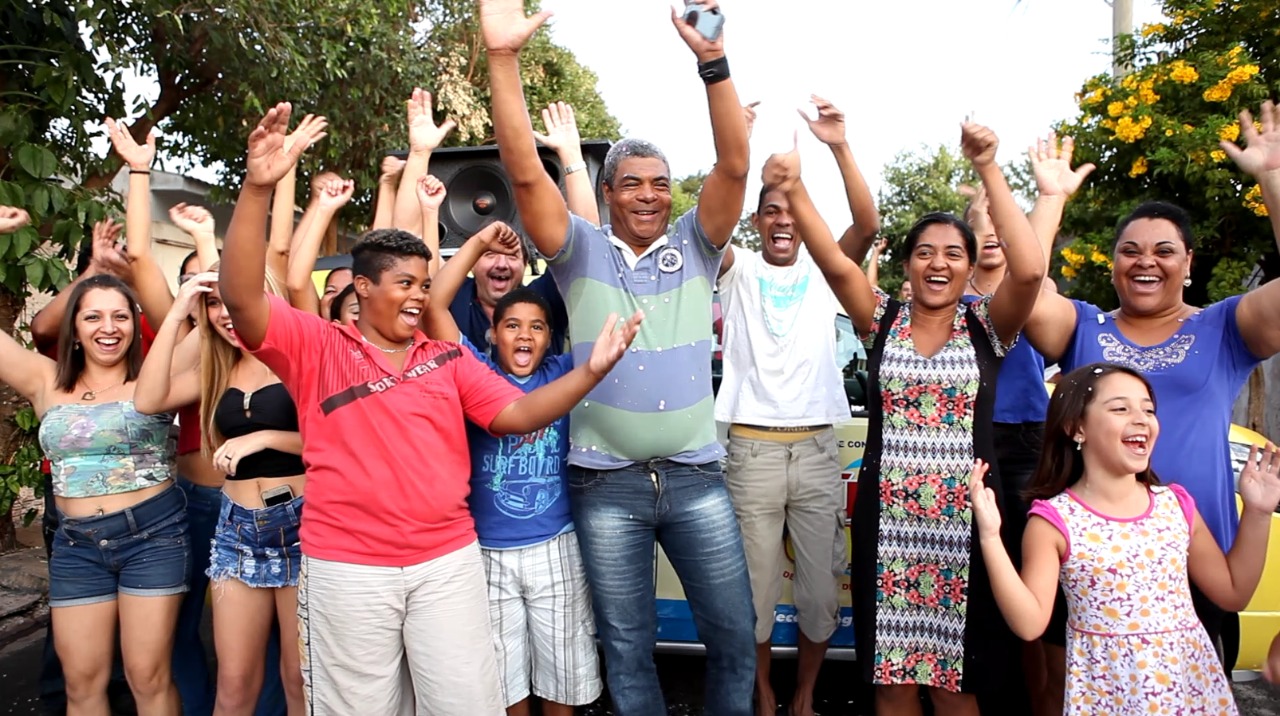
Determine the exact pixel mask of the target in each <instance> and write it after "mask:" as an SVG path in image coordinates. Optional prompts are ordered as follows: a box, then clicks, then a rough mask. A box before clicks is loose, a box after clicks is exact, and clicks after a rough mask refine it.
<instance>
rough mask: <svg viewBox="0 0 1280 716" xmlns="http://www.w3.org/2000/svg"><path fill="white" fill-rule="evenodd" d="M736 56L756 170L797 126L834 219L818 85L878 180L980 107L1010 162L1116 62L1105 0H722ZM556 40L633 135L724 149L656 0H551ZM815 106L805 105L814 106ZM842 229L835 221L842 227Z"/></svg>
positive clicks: (685, 162) (1147, 12)
mask: <svg viewBox="0 0 1280 716" xmlns="http://www.w3.org/2000/svg"><path fill="white" fill-rule="evenodd" d="M722 3H723V10H724V13H725V19H726V22H725V43H726V53H727V54H728V57H729V62H730V68H731V70H732V73H733V78H734V82H735V84H736V85H737V89H738V94H739V96H740V97H741V98H742V101H743V102H748V101H753V100H761V101H762V104H761V105H760V107H759V108H758V110H759V119H758V120H757V122H756V128H755V134H754V135H753V140H752V147H751V148H752V162H751V164H752V184H751V185H750V186H749V187H748V190H747V197H748V204H750V203H751V202H752V199H751V197H754V196H755V195H756V194H757V193H758V192H759V187H760V180H759V169H760V167H762V166H763V165H764V160H765V159H766V158H767V157H768V155H769V154H770V153H771V152H774V151H779V150H786V149H789V148H790V142H791V135H792V132H793V131H794V130H796V129H799V130H800V136H801V140H800V141H801V144H800V151H801V156H802V160H803V163H802V167H803V172H804V176H805V178H806V184H807V185H808V187H809V190H810V192H811V193H812V194H813V195H814V199H815V201H816V202H817V205H818V208H819V209H820V210H821V211H822V213H823V216H824V217H826V219H827V221H828V222H830V223H832V224H834V225H844V224H846V223H847V222H848V220H849V212H848V209H847V207H846V203H845V200H844V190H843V185H842V184H841V182H840V174H839V172H838V171H837V170H836V166H835V161H834V160H833V159H832V158H831V155H830V153H829V152H828V151H827V150H826V147H825V146H823V145H821V144H820V143H819V142H818V141H817V140H816V139H814V138H813V135H811V134H810V133H809V131H808V128H807V127H805V125H804V123H803V121H802V120H801V119H800V117H799V116H798V115H797V114H796V108H797V107H799V106H801V105H802V104H804V103H806V102H807V101H808V98H809V94H810V93H816V94H818V95H820V96H823V97H825V98H826V99H828V100H830V101H831V102H833V103H834V104H835V105H836V106H837V107H839V108H840V109H842V110H843V111H844V112H845V115H846V117H847V124H848V136H849V141H850V146H852V148H853V151H854V156H855V157H857V159H858V164H859V166H860V167H861V168H862V171H863V172H864V174H865V175H866V176H867V178H868V181H869V182H870V183H871V188H872V192H873V193H874V192H876V191H878V190H879V188H880V171H881V168H882V167H883V166H884V165H885V164H886V163H888V162H889V161H891V160H892V159H893V157H894V155H895V154H897V153H898V152H899V151H901V150H904V149H914V148H918V147H920V146H921V145H929V146H936V145H938V144H943V143H947V144H951V145H958V143H959V137H960V128H959V123H960V122H961V121H962V120H963V119H964V117H965V115H966V114H969V113H970V112H972V113H974V115H975V117H976V119H977V121H979V122H982V123H983V124H986V125H988V126H990V127H991V128H992V129H993V130H995V132H996V133H997V134H998V135H999V136H1000V140H1001V145H1000V154H999V158H1000V161H1001V162H1006V161H1009V160H1011V159H1014V158H1015V157H1016V156H1017V155H1019V154H1021V153H1024V152H1025V151H1026V148H1027V146H1028V145H1029V144H1030V143H1031V142H1032V141H1034V139H1035V138H1036V136H1037V135H1039V134H1042V133H1044V132H1046V131H1047V130H1048V128H1049V125H1050V124H1051V123H1052V122H1054V121H1056V120H1060V119H1066V118H1069V117H1071V116H1073V114H1074V112H1075V109H1076V107H1075V99H1074V95H1075V92H1076V91H1077V90H1078V89H1079V88H1080V86H1081V85H1082V84H1083V83H1084V80H1085V79H1086V78H1088V77H1090V76H1092V75H1094V74H1096V73H1099V72H1105V71H1108V70H1109V68H1110V66H1111V59H1110V52H1109V47H1110V43H1109V40H1108V38H1109V37H1110V34H1111V7H1110V5H1109V4H1107V3H1106V2H1104V0H1021V2H1018V1H1017V0H963V2H957V1H956V0H893V1H886V2H873V1H869V0H820V1H819V2H794V3H782V2H764V0H722ZM542 5H543V8H544V9H547V10H551V11H553V12H554V13H555V15H554V17H552V19H551V26H552V33H553V36H554V38H555V40H556V41H557V43H559V44H561V45H563V46H565V47H567V48H568V49H570V50H572V51H573V52H574V53H575V54H576V55H577V57H578V59H579V61H581V62H582V63H583V64H585V65H586V66H588V67H590V68H591V69H592V70H594V71H595V72H596V74H597V75H599V78H600V82H599V89H600V93H601V94H602V95H603V96H604V99H605V101H606V102H607V103H608V107H609V110H610V111H611V112H612V113H613V115H614V116H615V117H617V118H618V119H619V120H620V121H621V122H622V126H623V132H624V134H626V135H629V136H636V137H643V138H645V139H648V140H650V141H653V142H654V143H656V144H657V145H658V146H660V147H662V148H663V150H664V151H665V152H666V153H667V156H668V159H669V160H670V162H671V168H672V172H673V173H674V174H675V175H676V176H684V175H687V174H690V173H693V172H696V171H699V170H706V169H709V168H710V167H711V165H712V164H713V163H714V161H715V152H714V147H713V145H712V139H711V124H710V120H709V118H708V115H707V109H706V95H705V92H704V90H703V87H702V82H701V81H700V80H699V79H698V76H697V72H696V68H695V64H696V60H695V59H694V57H693V54H692V53H691V52H690V51H689V49H688V48H687V47H686V46H685V44H684V42H683V41H682V40H681V39H680V37H679V35H677V34H676V31H675V28H673V27H672V25H671V13H670V5H668V4H666V3H665V2H662V1H660V0H628V1H627V2H609V3H608V10H607V11H605V10H603V9H602V7H603V6H602V4H601V2H600V1H599V0H542ZM1159 19H1160V11H1159V7H1158V5H1157V3H1156V2H1155V0H1134V26H1135V28H1136V27H1141V25H1142V24H1143V23H1146V22H1157V21H1159ZM810 109H811V108H810ZM836 231H837V232H838V231H839V228H837V229H836Z"/></svg>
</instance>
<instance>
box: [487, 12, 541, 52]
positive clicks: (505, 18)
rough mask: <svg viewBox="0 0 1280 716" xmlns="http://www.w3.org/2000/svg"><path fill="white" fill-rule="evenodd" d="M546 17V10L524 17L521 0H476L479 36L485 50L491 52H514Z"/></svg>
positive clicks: (527, 39) (519, 48) (527, 40)
mask: <svg viewBox="0 0 1280 716" xmlns="http://www.w3.org/2000/svg"><path fill="white" fill-rule="evenodd" d="M549 17H551V13H550V12H549V11H547V10H543V11H542V12H539V13H537V14H535V15H532V16H526V15H525V14H524V0H480V35H481V36H482V37H483V38H484V46H485V49H487V50H488V51H489V54H491V55H493V54H504V53H505V54H510V55H514V54H517V53H519V52H520V50H521V48H523V47H524V46H525V43H527V42H529V38H531V37H533V33H535V32H537V31H538V28H540V27H542V24H543V23H544V22H546V21H547V18H549Z"/></svg>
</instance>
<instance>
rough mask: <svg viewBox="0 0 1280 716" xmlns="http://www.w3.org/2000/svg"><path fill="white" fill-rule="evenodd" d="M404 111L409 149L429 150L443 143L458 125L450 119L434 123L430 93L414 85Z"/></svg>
mask: <svg viewBox="0 0 1280 716" xmlns="http://www.w3.org/2000/svg"><path fill="white" fill-rule="evenodd" d="M404 105H405V113H406V115H408V116H407V120H408V124H409V151H410V152H430V151H433V150H435V149H436V148H437V147H439V146H440V145H441V144H443V143H444V138H445V137H447V136H449V132H452V131H453V128H454V127H456V126H458V125H457V123H456V122H454V121H453V120H452V119H446V120H445V121H443V122H441V123H440V124H436V121H435V119H433V118H432V116H431V111H432V110H431V93H430V92H427V91H426V90H424V89H422V88H421V87H414V88H413V94H412V95H410V97H409V99H408V100H406V101H405V103H404Z"/></svg>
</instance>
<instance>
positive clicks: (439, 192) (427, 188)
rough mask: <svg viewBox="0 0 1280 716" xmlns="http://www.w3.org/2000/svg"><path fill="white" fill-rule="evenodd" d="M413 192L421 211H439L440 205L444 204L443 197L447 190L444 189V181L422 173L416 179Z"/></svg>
mask: <svg viewBox="0 0 1280 716" xmlns="http://www.w3.org/2000/svg"><path fill="white" fill-rule="evenodd" d="M414 192H415V193H416V194H417V195H418V204H419V206H421V207H422V210H423V211H430V212H433V213H439V212H440V207H441V205H443V204H444V197H445V195H446V194H447V192H446V191H445V189H444V182H442V181H440V180H439V179H437V178H435V177H433V176H431V175H430V174H423V175H422V178H421V179H419V180H418V184H417V186H415V187H414Z"/></svg>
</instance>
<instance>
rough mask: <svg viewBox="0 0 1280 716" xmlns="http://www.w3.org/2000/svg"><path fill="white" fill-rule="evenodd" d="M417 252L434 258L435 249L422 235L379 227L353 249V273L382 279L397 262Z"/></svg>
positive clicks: (375, 280) (375, 281) (426, 257)
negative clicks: (427, 243) (430, 246)
mask: <svg viewBox="0 0 1280 716" xmlns="http://www.w3.org/2000/svg"><path fill="white" fill-rule="evenodd" d="M414 256H419V257H421V258H422V260H423V261H430V260H431V249H429V248H427V245H426V244H424V243H423V242H422V239H420V238H418V237H417V236H414V235H413V234H411V233H409V232H407V231H401V230H400V229H375V230H373V231H370V232H369V233H367V234H365V235H364V237H363V238H361V239H360V242H359V243H357V244H356V245H355V248H353V249H351V274H352V275H353V276H364V277H365V278H367V279H369V280H370V281H373V282H374V283H378V282H379V280H380V279H381V278H382V274H383V273H385V272H386V271H387V269H390V268H391V267H392V266H393V265H395V262H397V261H400V260H402V259H407V258H412V257H414Z"/></svg>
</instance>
